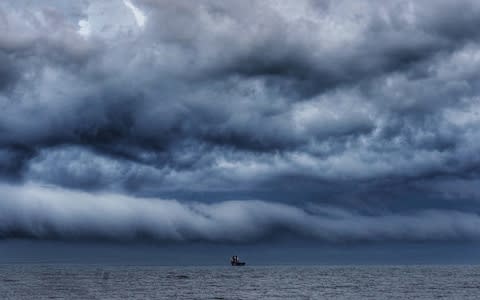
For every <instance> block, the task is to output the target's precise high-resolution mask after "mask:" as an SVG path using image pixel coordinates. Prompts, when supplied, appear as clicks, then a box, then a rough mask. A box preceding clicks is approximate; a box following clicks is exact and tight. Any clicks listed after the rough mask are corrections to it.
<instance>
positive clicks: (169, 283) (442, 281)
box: [0, 265, 480, 299]
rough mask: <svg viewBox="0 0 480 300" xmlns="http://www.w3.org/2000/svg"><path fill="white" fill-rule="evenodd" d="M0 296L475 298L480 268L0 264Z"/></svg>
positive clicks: (478, 296)
mask: <svg viewBox="0 0 480 300" xmlns="http://www.w3.org/2000/svg"><path fill="white" fill-rule="evenodd" d="M0 298H1V299H63V298H65V299H127V298H128V299H132V298H138V299H152V298H153V299H175V298H177V299H387V298H388V299H438V298H445V299H480V266H341V267H326V266H318V267H303V266H271V267H270V266H269V267H249V266H246V267H144V266H138V267H137V266H129V267H119V266H77V265H74V266H71V265H66V266H61V265H52V266H41V265H0Z"/></svg>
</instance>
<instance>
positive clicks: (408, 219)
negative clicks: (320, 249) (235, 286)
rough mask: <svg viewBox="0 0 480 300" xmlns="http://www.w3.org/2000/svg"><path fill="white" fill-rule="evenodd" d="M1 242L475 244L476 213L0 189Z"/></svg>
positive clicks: (479, 219) (479, 227)
mask: <svg viewBox="0 0 480 300" xmlns="http://www.w3.org/2000/svg"><path fill="white" fill-rule="evenodd" d="M0 194H1V196H0V198H1V199H0V237H1V238H4V239H5V238H37V239H60V240H75V239H80V240H84V239H87V240H88V239H95V240H113V241H134V240H140V239H149V240H153V241H159V242H161V241H185V242H189V241H210V242H245V243H248V242H253V241H256V240H260V239H265V238H269V237H272V236H281V235H282V234H289V235H292V234H293V235H295V236H299V237H302V238H310V239H314V240H321V241H327V242H355V241H396V240H405V241H428V240H480V216H479V215H478V214H475V213H467V212H460V211H453V210H424V211H417V212H415V213H412V214H391V213H388V214H385V213H384V214H376V215H362V214H357V213H353V212H350V211H347V210H344V209H340V208H332V207H321V206H315V207H309V208H308V209H305V208H303V207H295V206H292V205H285V204H278V203H272V202H265V201H258V200H250V201H248V200H242V201H224V202H218V203H213V204H204V203H195V202H188V203H186V202H179V201H176V200H163V199H147V198H136V197H129V196H122V195H115V194H91V193H84V192H77V191H71V190H66V189H60V188H53V187H45V186H38V185H33V184H27V185H23V186H14V185H1V186H0Z"/></svg>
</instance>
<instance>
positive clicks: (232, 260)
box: [230, 255, 245, 266]
mask: <svg viewBox="0 0 480 300" xmlns="http://www.w3.org/2000/svg"><path fill="white" fill-rule="evenodd" d="M230 264H231V265H232V266H244V265H245V262H242V261H240V260H239V259H238V256H236V255H234V256H232V257H231V258H230Z"/></svg>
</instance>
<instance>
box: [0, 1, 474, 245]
mask: <svg viewBox="0 0 480 300" xmlns="http://www.w3.org/2000/svg"><path fill="white" fill-rule="evenodd" d="M132 3H133V5H134V6H135V7H137V9H138V10H139V11H140V14H143V17H144V18H145V22H144V23H143V21H141V22H140V21H139V20H138V18H139V16H138V13H139V12H138V11H136V13H137V16H135V14H134V11H132V8H131V7H128V6H126V5H124V4H123V3H122V1H95V2H93V1H77V2H75V3H66V2H64V1H42V2H41V3H40V2H39V3H35V4H32V3H31V2H30V1H15V2H12V3H7V2H5V3H1V4H0V107H1V112H2V117H1V118H0V179H1V180H2V181H8V182H18V183H19V184H20V183H21V182H35V183H38V184H40V183H41V184H47V185H56V186H59V187H62V188H69V189H74V190H76V191H81V190H87V191H95V192H112V193H113V192H115V193H119V194H125V195H126V196H125V197H127V195H130V196H128V197H133V195H136V196H141V195H143V196H145V195H149V196H154V197H160V198H161V197H165V196H171V197H173V198H175V199H177V198H178V199H180V198H181V199H182V200H184V201H186V203H187V204H184V203H183V202H182V203H178V204H177V205H179V206H180V207H182V209H185V210H188V205H189V204H188V203H189V199H190V200H191V199H206V201H204V202H209V203H210V202H216V201H220V200H222V199H239V198H237V197H236V196H237V195H239V197H240V196H241V197H240V198H242V199H244V198H257V199H265V200H266V201H267V202H268V203H271V205H276V204H277V203H283V204H286V203H288V205H293V206H294V207H300V208H298V209H300V211H301V210H302V208H301V207H303V205H304V203H305V202H307V201H310V202H314V203H317V204H319V205H320V204H322V203H323V204H325V203H328V204H329V205H330V204H333V205H334V206H338V207H341V208H342V209H348V210H349V209H353V210H357V211H361V212H362V213H366V212H372V211H374V212H377V211H378V210H381V209H387V210H392V211H394V212H395V213H400V214H401V213H403V211H405V215H402V214H401V217H400V216H398V218H405V220H406V219H408V218H414V215H415V214H414V213H412V212H411V211H413V212H415V211H416V210H417V209H418V210H422V213H421V214H426V215H428V216H429V217H431V218H432V222H434V221H435V220H436V219H435V218H437V217H436V216H438V218H440V215H442V214H445V218H449V216H454V215H455V214H452V215H450V210H453V211H459V214H463V213H464V212H465V211H467V210H468V211H473V212H478V195H480V190H479V189H478V188H476V187H475V186H476V185H475V184H474V183H475V182H477V181H478V178H479V170H480V156H479V155H478V153H480V152H479V150H480V149H479V148H480V144H479V143H478V142H477V141H478V140H479V138H480V136H479V132H480V131H479V129H480V118H479V113H480V102H479V99H478V94H479V91H480V81H479V78H480V76H479V75H480V74H479V70H480V54H479V53H480V44H479V35H478V30H477V28H478V27H479V25H480V24H479V20H480V5H479V4H478V3H477V2H476V1H468V0H461V1H456V2H451V1H435V2H433V1H422V2H418V1H390V2H388V3H385V2H384V1H376V0H374V1H369V2H365V3H357V2H356V1H346V0H345V1H310V0H305V1H296V2H295V4H293V3H279V2H278V1H246V2H245V1H243V2H236V1H200V2H196V3H195V4H192V3H190V2H185V1H150V0H138V1H132ZM27 4H28V5H27ZM143 17H142V18H143ZM142 20H143V19H142ZM142 24H143V25H142ZM465 185H467V186H469V188H468V189H467V188H465ZM452 198H455V199H456V200H455V201H453V200H452ZM132 199H136V198H132ZM129 201H132V202H133V200H129ZM142 201H143V200H139V203H140V202H141V203H143V202H142ZM199 202H202V201H199ZM229 203H230V202H229ZM248 203H250V202H248ZM252 203H253V202H252ZM262 203H263V202H262ZM476 203H477V204H476ZM323 204H322V205H323ZM185 205H186V206H185ZM225 205H227V204H225ZM258 205H263V204H258ZM268 205H270V204H268ZM429 209H433V210H439V209H440V210H442V211H441V212H438V211H436V212H434V213H433V214H432V215H430V213H426V212H424V211H423V210H429ZM443 209H448V211H447V212H445V211H443ZM288 210H289V211H290V209H288ZM399 211H401V212H399ZM407 212H408V213H407ZM303 213H305V214H307V215H306V216H307V218H312V219H315V220H316V219H317V216H315V215H312V216H310V215H309V214H308V213H306V212H303ZM426 215H425V216H426ZM395 216H396V215H395ZM422 216H423V215H422ZM195 218H196V217H195ZM469 218H470V217H469ZM472 218H473V217H472ZM349 219H352V220H353V219H359V220H360V219H361V222H365V223H368V224H373V223H375V222H379V221H377V220H379V219H378V218H377V219H374V220H371V219H369V218H368V217H366V216H363V215H361V216H356V215H352V216H350V217H349ZM433 219H435V220H433ZM389 220H391V221H392V222H397V221H395V220H397V217H394V216H389ZM245 221H248V220H245ZM343 221H345V222H346V220H342V222H343ZM275 222H277V221H275ZM275 222H273V221H272V223H275ZM289 222H290V221H289ZM292 222H293V221H292ZM315 222H317V221H313V223H315ZM318 222H320V221H318ZM322 222H323V221H322ZM359 222H360V221H359ZM385 222H386V221H385ZM402 222H404V221H403V219H402V221H399V222H398V224H403V223H402ZM287 223H288V222H287ZM275 224H276V223H275ZM288 224H289V223H288ZM288 224H280V225H278V226H280V227H281V226H286V225H288ZM135 226H136V225H135ZM275 226H277V225H275ZM288 226H291V227H293V224H290V225H288ZM288 226H287V227H288ZM298 226H300V227H302V228H304V229H305V230H307V228H310V225H308V226H307V225H305V224H299V225H298ZM322 226H323V225H322ZM366 226H367V225H366ZM368 226H373V225H368ZM398 226H400V225H398ZM425 226H426V225H425ZM368 230H370V229H368ZM448 230H449V229H448V228H445V231H448ZM377 234H378V235H383V234H384V233H381V232H378V233H377ZM339 235H341V234H339ZM467 236H470V235H469V234H467ZM396 237H397V235H395V237H392V239H395V238H396ZM321 238H324V237H321ZM351 238H352V239H361V238H360V237H351ZM372 238H373V237H372Z"/></svg>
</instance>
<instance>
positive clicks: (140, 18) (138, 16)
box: [123, 0, 147, 27]
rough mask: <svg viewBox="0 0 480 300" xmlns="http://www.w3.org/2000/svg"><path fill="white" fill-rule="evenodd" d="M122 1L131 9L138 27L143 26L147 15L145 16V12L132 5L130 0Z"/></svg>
mask: <svg viewBox="0 0 480 300" xmlns="http://www.w3.org/2000/svg"><path fill="white" fill-rule="evenodd" d="M123 3H124V4H125V6H126V7H128V8H129V9H130V10H131V11H132V13H133V16H134V17H135V21H136V22H137V25H138V27H143V26H145V21H146V20H147V17H146V16H145V14H144V13H143V12H142V11H141V10H140V9H138V8H137V7H136V6H135V5H133V3H132V2H131V1H130V0H123Z"/></svg>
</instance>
